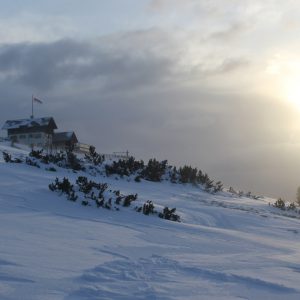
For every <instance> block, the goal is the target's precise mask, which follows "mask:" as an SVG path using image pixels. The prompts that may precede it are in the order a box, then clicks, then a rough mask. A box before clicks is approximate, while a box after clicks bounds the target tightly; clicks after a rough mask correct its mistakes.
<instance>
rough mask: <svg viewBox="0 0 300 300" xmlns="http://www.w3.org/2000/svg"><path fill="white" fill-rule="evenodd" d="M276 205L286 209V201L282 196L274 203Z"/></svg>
mask: <svg viewBox="0 0 300 300" xmlns="http://www.w3.org/2000/svg"><path fill="white" fill-rule="evenodd" d="M274 207H277V208H280V209H282V210H285V202H284V201H283V200H282V199H281V198H279V199H277V200H276V202H275V203H274Z"/></svg>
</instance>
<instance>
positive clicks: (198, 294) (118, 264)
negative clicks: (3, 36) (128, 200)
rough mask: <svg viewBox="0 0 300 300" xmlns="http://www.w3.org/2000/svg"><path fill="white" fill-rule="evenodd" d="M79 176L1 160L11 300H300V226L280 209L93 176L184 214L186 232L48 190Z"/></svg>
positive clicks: (0, 203)
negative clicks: (57, 182) (57, 180)
mask: <svg viewBox="0 0 300 300" xmlns="http://www.w3.org/2000/svg"><path fill="white" fill-rule="evenodd" d="M1 150H7V151H10V152H14V153H17V154H18V155H20V154H22V153H23V154H24V155H25V154H26V151H25V150H21V149H20V150H13V149H11V148H9V147H8V146H7V147H6V146H4V145H3V144H2V145H1V146H0V151H1ZM78 175H80V173H79V174H74V173H73V172H72V171H68V170H63V169H59V170H58V172H49V171H45V170H44V168H41V169H38V168H35V167H31V166H27V165H25V164H11V163H5V162H3V159H2V155H1V157H0V238H1V242H0V299H1V300H18V299H22V300H35V299H36V300H46V299H47V300H48V299H49V300H50V299H51V300H56V299H66V300H77V299H86V300H87V299H89V300H91V299H128V300H129V299H280V300H281V299H297V300H298V299H300V285H299V283H300V243H299V232H300V226H299V225H300V220H299V218H298V216H297V215H295V214H294V215H293V214H291V216H290V217H289V216H284V215H283V213H281V211H280V210H278V209H276V208H274V207H272V206H269V205H268V202H272V201H274V200H272V199H260V200H253V199H248V198H235V197H233V196H231V195H230V194H229V193H221V194H218V195H210V194H208V193H205V192H203V191H201V189H199V188H197V187H193V186H191V185H186V186H184V185H179V184H177V185H176V184H171V183H168V182H164V183H153V182H146V181H143V182H141V183H137V182H134V181H131V182H128V181H127V180H115V179H114V177H111V178H106V177H105V178H104V177H101V176H97V177H93V180H94V181H99V182H107V183H109V185H110V186H111V187H112V188H113V189H120V190H121V192H122V193H126V194H127V193H138V195H139V199H140V200H139V201H141V202H144V201H146V200H152V201H154V203H155V204H158V205H161V206H162V207H163V206H169V207H176V208H177V213H178V214H179V215H180V216H181V219H182V222H181V223H177V222H171V221H167V220H163V219H160V218H158V217H157V216H144V215H143V214H141V213H137V212H135V211H134V210H133V208H132V207H129V208H123V207H121V209H120V211H109V210H106V209H103V208H99V209H97V208H95V207H84V206H82V205H81V204H80V202H76V203H73V202H71V201H68V200H67V199H66V198H65V197H64V196H59V195H58V194H57V193H53V192H51V191H50V190H49V189H48V184H49V183H51V182H53V181H54V179H55V177H57V176H58V177H59V178H62V177H64V176H67V177H68V178H71V179H72V181H73V182H74V181H75V178H76V177H77V176H78ZM299 217H300V215H299Z"/></svg>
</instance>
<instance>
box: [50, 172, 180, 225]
mask: <svg viewBox="0 0 300 300" xmlns="http://www.w3.org/2000/svg"><path fill="white" fill-rule="evenodd" d="M49 189H50V190H51V191H53V192H59V193H60V194H65V195H66V196H67V198H68V200H71V201H74V202H75V201H76V200H77V199H78V198H79V197H80V196H81V197H82V198H81V205H82V206H92V203H95V204H94V205H95V206H96V207H97V208H100V207H102V208H106V209H108V210H117V211H118V210H120V209H119V207H118V206H121V205H122V206H123V207H129V206H130V205H131V203H132V202H134V201H136V200H137V198H138V194H129V195H122V194H121V192H120V191H119V190H108V184H107V183H96V182H94V181H92V180H88V179H87V177H85V176H79V177H78V178H77V180H76V185H75V187H74V186H73V185H72V184H71V182H70V181H69V179H67V178H66V177H64V178H63V180H62V181H60V180H59V179H58V178H56V179H55V181H54V182H53V183H51V184H49ZM75 190H76V191H77V194H76V193H75ZM135 210H136V211H137V212H142V213H143V214H144V215H150V214H157V212H156V211H155V210H154V204H153V202H152V201H149V200H148V201H147V202H145V203H144V205H143V206H141V207H135ZM175 211H176V208H173V209H168V208H167V207H165V208H164V210H163V212H162V213H160V214H159V217H160V218H163V219H166V220H171V221H177V222H180V217H179V216H178V215H176V214H175Z"/></svg>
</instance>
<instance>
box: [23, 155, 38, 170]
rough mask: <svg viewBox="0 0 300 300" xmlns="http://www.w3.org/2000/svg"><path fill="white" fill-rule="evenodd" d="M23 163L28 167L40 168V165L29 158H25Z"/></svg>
mask: <svg viewBox="0 0 300 300" xmlns="http://www.w3.org/2000/svg"><path fill="white" fill-rule="evenodd" d="M25 162H26V164H27V165H28V166H32V167H37V168H40V165H39V164H38V163H37V162H36V161H35V160H33V159H31V158H29V157H26V160H25Z"/></svg>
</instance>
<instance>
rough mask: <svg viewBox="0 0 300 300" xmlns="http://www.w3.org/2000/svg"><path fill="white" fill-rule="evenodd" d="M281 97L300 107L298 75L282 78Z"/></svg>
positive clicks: (299, 77)
mask: <svg viewBox="0 0 300 300" xmlns="http://www.w3.org/2000/svg"><path fill="white" fill-rule="evenodd" d="M283 97H284V98H285V99H286V100H288V101H290V102H292V103H293V104H295V105H296V106H297V107H298V108H299V109H300V75H299V76H295V77H292V78H287V79H285V80H284V84H283Z"/></svg>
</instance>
